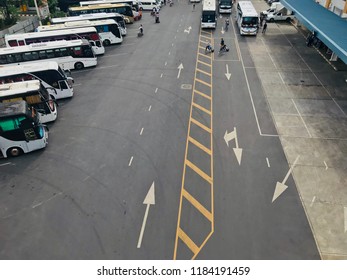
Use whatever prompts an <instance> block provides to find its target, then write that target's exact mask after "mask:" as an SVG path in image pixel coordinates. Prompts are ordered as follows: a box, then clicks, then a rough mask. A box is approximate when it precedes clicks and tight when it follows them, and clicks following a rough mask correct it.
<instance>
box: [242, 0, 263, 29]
mask: <svg viewBox="0 0 347 280" xmlns="http://www.w3.org/2000/svg"><path fill="white" fill-rule="evenodd" d="M258 23H259V16H258V13H257V11H256V10H255V9H254V7H253V4H252V2H251V1H239V2H238V3H237V25H238V26H239V29H240V34H241V35H257V33H258Z"/></svg>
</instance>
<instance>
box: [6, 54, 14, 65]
mask: <svg viewBox="0 0 347 280" xmlns="http://www.w3.org/2000/svg"><path fill="white" fill-rule="evenodd" d="M7 62H8V63H13V62H15V61H14V55H12V54H8V55H7Z"/></svg>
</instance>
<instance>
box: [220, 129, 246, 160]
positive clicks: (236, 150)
mask: <svg viewBox="0 0 347 280" xmlns="http://www.w3.org/2000/svg"><path fill="white" fill-rule="evenodd" d="M232 139H235V146H236V148H233V151H234V154H235V156H236V159H237V161H238V163H239V165H241V157H242V149H241V148H239V141H238V139H237V132H236V127H234V131H232V132H230V133H228V131H227V130H226V131H225V134H224V141H225V142H226V143H227V146H228V147H229V141H230V140H232Z"/></svg>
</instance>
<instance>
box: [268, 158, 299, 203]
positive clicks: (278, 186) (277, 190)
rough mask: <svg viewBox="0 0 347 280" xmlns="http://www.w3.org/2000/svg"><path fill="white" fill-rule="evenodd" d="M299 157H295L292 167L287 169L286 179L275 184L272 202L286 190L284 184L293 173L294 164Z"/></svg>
mask: <svg viewBox="0 0 347 280" xmlns="http://www.w3.org/2000/svg"><path fill="white" fill-rule="evenodd" d="M299 157H300V156H297V157H296V159H295V161H294V163H293V165H292V166H291V167H290V168H289V171H288V173H287V175H286V177H284V179H283V181H282V183H280V182H277V183H276V188H275V192H274V195H273V197H272V202H274V201H275V200H276V198H277V197H279V196H280V195H281V194H282V193H283V192H284V191H285V190H286V189H287V188H288V186H287V185H285V183H286V181H287V180H288V178H289V175H290V174H291V173H292V171H293V169H294V167H295V164H296V162H297V161H298V159H299Z"/></svg>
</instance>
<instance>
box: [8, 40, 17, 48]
mask: <svg viewBox="0 0 347 280" xmlns="http://www.w3.org/2000/svg"><path fill="white" fill-rule="evenodd" d="M8 44H9V45H10V47H16V46H18V43H17V40H10V41H8Z"/></svg>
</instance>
